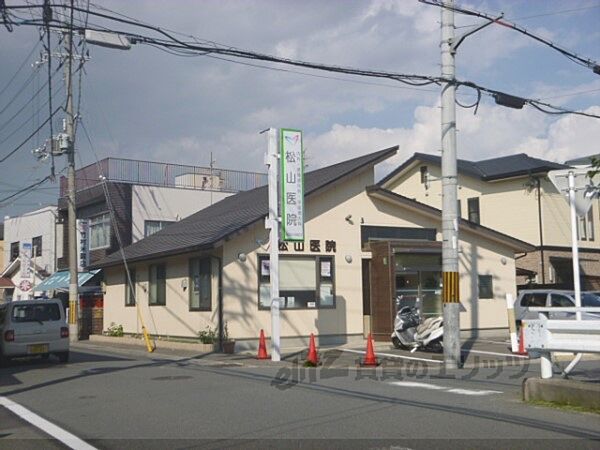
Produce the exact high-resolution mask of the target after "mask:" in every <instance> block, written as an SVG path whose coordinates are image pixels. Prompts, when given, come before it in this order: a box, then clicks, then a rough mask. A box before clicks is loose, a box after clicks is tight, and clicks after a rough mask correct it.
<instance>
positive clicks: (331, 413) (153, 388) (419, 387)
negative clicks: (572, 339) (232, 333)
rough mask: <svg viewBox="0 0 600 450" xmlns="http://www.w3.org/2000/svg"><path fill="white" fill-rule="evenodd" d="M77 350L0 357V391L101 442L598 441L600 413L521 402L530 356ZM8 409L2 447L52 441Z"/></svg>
mask: <svg viewBox="0 0 600 450" xmlns="http://www.w3.org/2000/svg"><path fill="white" fill-rule="evenodd" d="M73 350H74V351H73ZM73 350H72V356H73V357H72V361H71V362H70V363H69V364H58V363H55V362H50V363H47V362H42V361H34V360H32V361H21V362H19V363H18V364H13V365H11V366H10V367H8V368H4V369H0V397H4V398H8V399H10V400H12V401H14V402H17V403H18V404H20V405H22V406H24V407H26V408H28V409H29V410H31V411H33V412H35V413H37V414H38V415H39V416H41V417H43V418H45V419H47V420H49V421H51V422H52V423H54V424H55V425H57V426H59V427H61V428H62V429H64V430H67V431H68V432H70V433H73V434H74V435H76V436H78V437H79V438H81V439H83V440H85V441H86V442H88V443H89V444H91V445H93V446H95V447H98V448H232V447H235V448H414V449H431V448H454V447H455V448H462V449H464V448H534V447H535V448H539V447H540V446H543V445H547V446H551V448H553V449H554V448H569V449H571V448H600V427H599V426H598V425H599V424H600V418H599V416H598V415H596V414H587V413H577V412H570V411H565V410H560V409H555V408H545V407H537V406H530V405H525V404H523V403H521V401H520V386H521V383H522V380H523V378H525V377H527V376H537V375H538V374H539V372H538V371H539V367H537V366H531V367H529V366H528V365H520V366H506V367H499V368H483V369H463V370H459V371H456V372H454V373H447V374H445V373H443V371H442V370H441V368H440V367H439V365H438V366H435V367H431V366H424V365H418V366H414V365H406V366H400V365H398V366H394V367H388V368H385V369H383V368H377V369H355V368H351V369H343V368H331V369H327V368H319V369H312V368H302V367H296V366H291V365H289V364H288V365H286V366H284V367H277V366H274V365H273V364H266V365H265V366H262V367H261V363H260V362H258V361H256V362H253V363H252V364H249V365H248V364H247V363H246V364H245V365H239V364H242V363H240V362H236V361H239V360H224V359H218V360H215V359H210V358H194V357H193V356H192V355H182V354H181V353H179V356H174V355H161V354H153V355H147V354H145V353H143V352H142V351H139V350H130V349H118V348H117V349H101V348H100V347H98V346H93V345H87V344H84V345H81V344H79V345H78V347H77V349H76V350H75V349H73ZM590 364H591V363H590ZM583 368H585V366H584V367H583ZM5 417H6V418H8V417H10V414H8V412H7V411H6V410H3V408H2V407H0V447H2V448H15V447H14V446H13V444H15V443H19V446H20V447H21V448H45V447H46V444H48V446H56V445H57V443H56V442H55V441H46V440H44V438H45V436H44V433H43V431H40V430H37V429H32V428H31V427H29V428H27V427H26V426H25V425H23V423H22V422H21V421H19V420H17V419H15V418H14V417H12V418H11V419H10V420H8V419H7V420H3V419H4V418H5ZM22 439H28V440H22Z"/></svg>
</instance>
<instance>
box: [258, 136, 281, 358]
mask: <svg viewBox="0 0 600 450" xmlns="http://www.w3.org/2000/svg"><path fill="white" fill-rule="evenodd" d="M268 132H269V134H268V149H267V157H266V161H265V162H266V164H267V166H268V167H269V173H268V181H269V217H268V219H267V224H266V225H267V228H269V229H270V234H269V280H270V285H271V360H272V361H280V360H281V350H280V325H279V190H278V188H277V183H278V180H279V176H278V174H279V152H278V151H277V150H278V142H277V135H278V133H277V128H269V130H268ZM259 270H262V268H259Z"/></svg>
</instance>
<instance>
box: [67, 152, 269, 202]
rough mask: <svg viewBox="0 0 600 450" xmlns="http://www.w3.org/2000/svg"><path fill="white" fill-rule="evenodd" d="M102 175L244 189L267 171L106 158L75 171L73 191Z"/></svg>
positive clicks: (116, 179)
mask: <svg viewBox="0 0 600 450" xmlns="http://www.w3.org/2000/svg"><path fill="white" fill-rule="evenodd" d="M101 176H103V177H104V178H106V180H107V181H112V182H117V183H130V184H138V185H146V186H164V187H173V188H183V189H199V190H207V191H221V192H240V191H247V190H250V189H254V188H257V187H259V186H263V185H265V184H267V175H266V174H264V173H258V172H246V171H241V170H229V169H218V168H214V167H213V168H212V169H211V168H210V167H200V166H186V165H181V164H170V163H159V162H152V161H138V160H133V159H124V158H105V159H103V160H101V161H99V162H98V163H97V164H96V163H94V164H90V165H89V166H85V167H82V168H81V169H78V170H76V171H75V187H76V191H81V190H84V189H87V188H90V187H93V186H96V185H98V184H100V182H101ZM65 195H67V178H66V177H64V176H63V177H61V179H60V196H61V197H63V196H65Z"/></svg>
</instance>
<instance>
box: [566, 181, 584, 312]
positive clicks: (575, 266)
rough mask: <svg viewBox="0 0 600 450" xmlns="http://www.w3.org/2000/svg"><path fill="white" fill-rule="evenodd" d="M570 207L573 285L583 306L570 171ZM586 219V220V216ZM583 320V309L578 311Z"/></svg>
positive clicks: (576, 298)
mask: <svg viewBox="0 0 600 450" xmlns="http://www.w3.org/2000/svg"><path fill="white" fill-rule="evenodd" d="M569 207H570V208H571V246H572V249H573V285H574V287H575V306H576V307H577V308H581V283H580V279H579V248H578V246H577V212H576V211H575V174H574V173H573V172H572V171H571V172H569ZM583 217H584V220H585V216H583ZM575 317H576V319H577V320H581V311H577V312H576V316H575Z"/></svg>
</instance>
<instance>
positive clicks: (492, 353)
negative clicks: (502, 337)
mask: <svg viewBox="0 0 600 450" xmlns="http://www.w3.org/2000/svg"><path fill="white" fill-rule="evenodd" d="M461 352H463V353H479V354H481V355H495V356H505V357H506V356H507V357H509V358H523V359H529V356H523V355H515V354H513V353H498V352H486V351H483V350H467V349H461Z"/></svg>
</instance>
